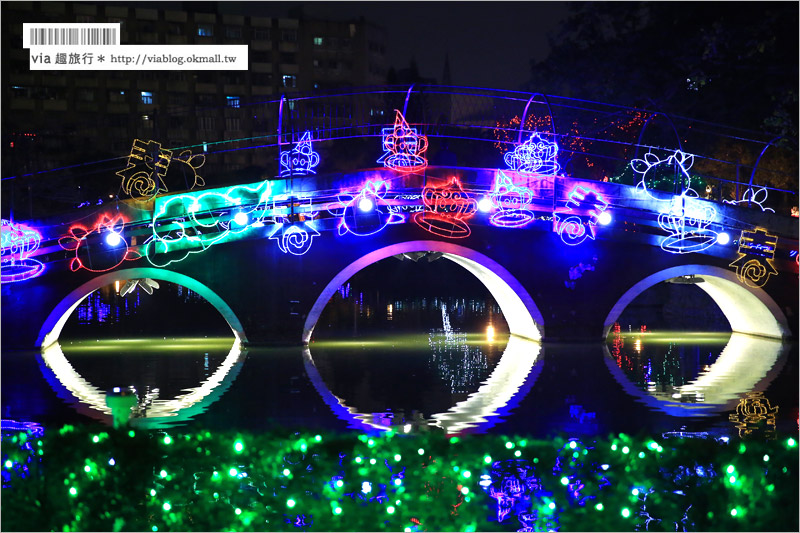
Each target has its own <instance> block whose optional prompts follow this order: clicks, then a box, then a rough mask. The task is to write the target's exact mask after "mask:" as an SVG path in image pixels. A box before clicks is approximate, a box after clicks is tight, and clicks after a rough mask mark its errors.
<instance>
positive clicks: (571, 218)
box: [553, 185, 608, 246]
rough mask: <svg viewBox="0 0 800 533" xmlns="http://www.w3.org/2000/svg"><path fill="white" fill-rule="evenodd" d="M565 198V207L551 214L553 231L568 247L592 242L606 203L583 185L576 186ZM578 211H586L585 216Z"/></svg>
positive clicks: (606, 205) (606, 207)
mask: <svg viewBox="0 0 800 533" xmlns="http://www.w3.org/2000/svg"><path fill="white" fill-rule="evenodd" d="M567 198H568V199H567V203H566V205H565V206H564V207H563V208H559V209H557V210H556V211H555V212H554V213H553V224H554V229H553V231H555V232H556V233H558V235H559V236H560V237H561V240H562V241H564V243H565V244H568V245H570V246H575V245H578V244H580V243H582V242H583V241H585V240H586V239H592V240H594V239H595V236H596V235H595V232H596V231H597V224H598V222H599V221H600V219H601V217H602V215H603V213H605V212H606V209H608V202H607V201H606V200H605V199H603V197H602V196H601V195H599V194H598V193H597V191H595V190H594V189H588V188H586V187H584V186H583V185H576V186H575V188H574V189H572V191H571V192H570V193H569V195H568V197H567ZM578 209H580V210H584V211H586V214H585V215H582V214H579V213H578V212H577V211H576V210H578Z"/></svg>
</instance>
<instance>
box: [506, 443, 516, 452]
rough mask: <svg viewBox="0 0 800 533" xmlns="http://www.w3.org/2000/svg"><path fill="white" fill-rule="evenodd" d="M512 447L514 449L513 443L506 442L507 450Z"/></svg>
mask: <svg viewBox="0 0 800 533" xmlns="http://www.w3.org/2000/svg"><path fill="white" fill-rule="evenodd" d="M513 447H514V443H513V442H506V448H508V449H509V450H510V449H511V448H513Z"/></svg>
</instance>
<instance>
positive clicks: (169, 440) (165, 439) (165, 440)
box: [164, 435, 172, 444]
mask: <svg viewBox="0 0 800 533" xmlns="http://www.w3.org/2000/svg"><path fill="white" fill-rule="evenodd" d="M164 444H172V437H170V436H169V435H165V436H164Z"/></svg>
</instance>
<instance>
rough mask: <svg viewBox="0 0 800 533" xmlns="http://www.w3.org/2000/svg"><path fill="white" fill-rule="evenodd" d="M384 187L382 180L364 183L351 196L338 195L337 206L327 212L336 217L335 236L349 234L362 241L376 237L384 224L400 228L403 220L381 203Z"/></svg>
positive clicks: (386, 204) (385, 190)
mask: <svg viewBox="0 0 800 533" xmlns="http://www.w3.org/2000/svg"><path fill="white" fill-rule="evenodd" d="M387 192H388V187H387V186H386V182H385V181H383V180H376V181H368V182H367V183H366V185H364V187H363V188H362V189H361V190H360V191H359V192H358V193H357V194H356V195H355V196H353V195H351V194H347V193H342V194H339V196H338V198H339V202H338V203H337V204H335V205H334V206H333V207H331V208H329V209H328V211H330V213H331V214H332V215H334V216H338V217H340V218H339V225H338V232H339V235H344V234H346V233H348V232H349V233H352V234H353V235H358V236H359V237H366V236H368V235H374V234H375V233H378V232H379V231H381V230H382V229H383V228H385V227H386V226H387V225H388V224H400V223H402V222H404V221H405V217H404V216H403V215H402V214H400V213H397V212H394V211H392V210H391V206H390V205H389V203H388V202H387V201H386V200H385V196H386V193H387Z"/></svg>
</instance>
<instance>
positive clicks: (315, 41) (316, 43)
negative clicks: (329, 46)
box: [314, 37, 322, 46]
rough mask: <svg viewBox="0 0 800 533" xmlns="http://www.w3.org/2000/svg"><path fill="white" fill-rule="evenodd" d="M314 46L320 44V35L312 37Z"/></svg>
mask: <svg viewBox="0 0 800 533" xmlns="http://www.w3.org/2000/svg"><path fill="white" fill-rule="evenodd" d="M314 46H322V37H314Z"/></svg>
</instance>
